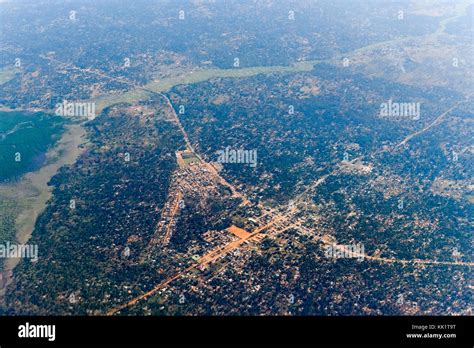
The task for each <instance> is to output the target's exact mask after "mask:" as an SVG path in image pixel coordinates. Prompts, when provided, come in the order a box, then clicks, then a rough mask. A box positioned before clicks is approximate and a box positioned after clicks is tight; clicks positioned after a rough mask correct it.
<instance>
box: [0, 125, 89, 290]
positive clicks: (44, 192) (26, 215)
mask: <svg viewBox="0 0 474 348" xmlns="http://www.w3.org/2000/svg"><path fill="white" fill-rule="evenodd" d="M85 135H86V131H85V129H84V127H83V126H82V124H73V125H68V126H66V130H65V132H64V133H63V134H62V137H61V139H60V140H59V141H58V142H57V144H56V146H54V148H52V149H51V150H49V151H48V152H47V154H46V160H45V163H46V164H45V165H44V166H43V167H41V168H40V169H39V170H37V171H35V172H30V173H27V174H25V175H24V176H23V177H22V178H21V179H20V180H18V181H16V182H15V183H7V184H0V198H1V199H2V200H5V201H6V200H9V201H14V202H16V203H17V204H18V205H19V206H20V211H19V213H18V215H17V216H16V219H15V225H16V239H17V243H19V244H24V243H27V242H28V240H29V239H30V237H31V234H32V232H33V230H34V226H35V223H36V219H37V218H38V216H39V215H40V214H41V213H42V212H43V210H44V209H45V207H46V203H47V202H48V200H49V199H50V198H51V196H52V187H51V186H48V182H49V181H50V180H51V178H52V177H53V176H54V175H55V174H56V173H57V172H58V170H59V168H61V167H62V166H64V165H71V164H73V163H75V162H76V160H77V158H78V157H79V155H80V154H81V153H82V151H83V148H82V147H81V146H80V145H81V144H83V143H84V142H85ZM0 209H1V207H0ZM39 255H40V257H41V250H39ZM19 261H20V259H18V258H16V259H13V258H10V259H7V260H6V262H5V264H4V270H3V271H4V274H8V273H10V271H12V270H13V269H14V268H15V267H16V265H17V264H18V263H19ZM11 281H12V279H11V278H10V279H8V280H7V285H8V284H9V283H11ZM4 292H5V289H0V299H1V297H2V296H3V295H4Z"/></svg>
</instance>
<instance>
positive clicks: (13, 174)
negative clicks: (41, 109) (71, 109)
mask: <svg viewBox="0 0 474 348" xmlns="http://www.w3.org/2000/svg"><path fill="white" fill-rule="evenodd" d="M63 126H64V120H63V119H61V118H60V117H57V116H51V115H47V114H44V113H24V112H0V181H9V180H13V179H16V178H18V177H19V176H21V175H22V174H24V173H26V172H28V171H31V170H35V169H37V168H39V167H40V166H41V165H42V164H43V163H44V161H45V159H46V151H47V150H48V149H49V148H50V147H51V146H52V145H54V144H55V143H56V141H57V140H58V139H59V138H60V135H61V133H62V132H63Z"/></svg>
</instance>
